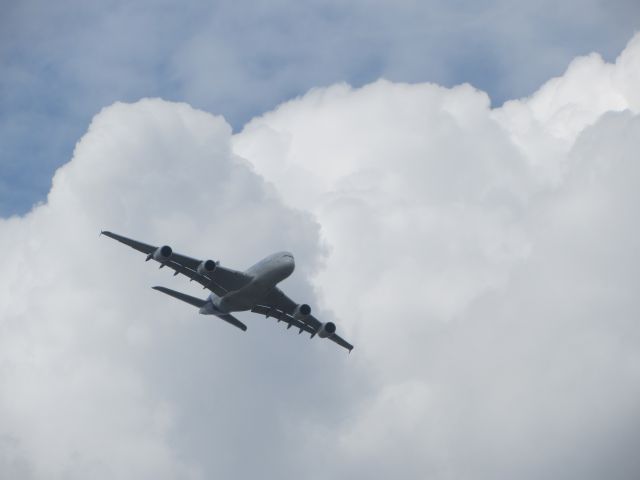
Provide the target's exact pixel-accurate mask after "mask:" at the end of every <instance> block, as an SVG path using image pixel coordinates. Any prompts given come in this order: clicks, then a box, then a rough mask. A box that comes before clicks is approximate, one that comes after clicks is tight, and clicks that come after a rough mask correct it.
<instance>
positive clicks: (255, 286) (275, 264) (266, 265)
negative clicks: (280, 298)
mask: <svg viewBox="0 0 640 480" xmlns="http://www.w3.org/2000/svg"><path fill="white" fill-rule="evenodd" d="M294 269H295V260H294V258H293V255H292V254H291V253H289V252H278V253H274V254H272V255H269V256H268V257H266V258H264V259H263V260H260V261H259V262H258V263H256V264H255V265H253V266H252V267H250V268H249V269H248V270H246V271H245V273H246V274H247V275H249V276H251V277H252V280H251V281H250V282H249V283H248V284H246V285H245V286H244V287H242V288H240V289H239V290H234V291H232V292H229V293H227V294H226V295H224V296H222V297H219V296H218V295H216V294H214V293H212V294H211V295H209V301H208V302H207V303H206V304H205V305H204V306H203V307H202V308H201V309H200V313H204V314H213V315H215V314H217V313H231V312H240V311H244V310H250V309H251V308H252V307H253V306H254V305H255V304H256V303H258V302H259V301H260V300H261V299H262V298H264V297H265V296H266V295H267V294H268V293H269V292H270V291H271V290H272V289H273V288H274V287H275V286H276V285H277V284H278V283H280V282H281V281H282V280H284V279H285V278H287V277H288V276H289V275H291V274H292V273H293V270H294Z"/></svg>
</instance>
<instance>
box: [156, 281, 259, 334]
mask: <svg viewBox="0 0 640 480" xmlns="http://www.w3.org/2000/svg"><path fill="white" fill-rule="evenodd" d="M151 288H153V289H154V290H158V291H159V292H162V293H166V294H167V295H169V296H171V297H173V298H177V299H178V300H182V301H183V302H187V303H189V304H191V305H193V306H194V307H198V308H201V307H202V306H203V305H204V304H206V303H207V301H206V300H200V299H199V298H196V297H192V296H191V295H187V294H186V293H180V292H176V291H175V290H171V289H170V288H167V287H151ZM214 315H215V316H216V317H218V318H219V319H221V320H224V321H225V322H227V323H230V324H231V325H233V326H234V327H237V328H239V329H240V330H242V331H243V332H244V331H246V330H247V326H246V325H245V324H244V323H242V322H241V321H240V320H238V319H237V318H236V317H234V316H233V315H231V314H229V313H214Z"/></svg>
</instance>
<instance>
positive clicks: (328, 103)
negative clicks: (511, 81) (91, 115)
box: [0, 37, 640, 479]
mask: <svg viewBox="0 0 640 480" xmlns="http://www.w3.org/2000/svg"><path fill="white" fill-rule="evenodd" d="M638 38H639V37H636V38H634V39H633V40H632V41H631V42H630V44H629V45H628V47H627V49H626V50H625V52H623V54H622V55H621V57H620V58H619V59H618V61H617V63H616V64H615V65H613V64H611V65H610V64H606V63H604V62H602V61H601V60H600V59H599V58H598V57H595V56H591V57H585V58H581V59H577V60H576V61H575V62H574V63H573V64H572V65H571V66H570V68H569V69H568V71H567V72H566V74H565V75H563V76H562V77H560V78H558V79H554V80H552V81H550V82H549V83H548V84H546V85H544V86H543V87H542V88H541V89H540V90H539V91H538V92H537V93H536V94H534V95H533V96H532V97H531V98H529V99H523V100H520V101H514V102H511V103H509V104H507V105H505V107H504V108H502V109H497V110H496V109H493V110H492V109H491V108H490V102H489V98H488V97H487V95H486V94H484V93H483V92H480V91H478V90H476V89H474V88H473V87H471V86H469V85H462V86H458V87H455V88H452V89H446V88H442V87H440V86H437V85H433V84H418V85H409V84H397V83H391V82H387V81H379V82H376V83H373V84H370V85H367V86H365V87H363V88H360V89H353V88H350V87H349V86H347V85H334V86H332V87H328V88H324V89H316V90H313V91H311V92H309V93H308V94H307V95H305V96H304V97H301V98H299V99H296V100H293V101H291V102H288V103H286V104H283V105H282V106H280V107H279V108H277V109H276V110H274V111H273V112H270V113H268V114H265V115H264V116H263V117H260V118H256V119H254V120H253V121H252V122H251V123H249V124H248V125H247V126H246V128H245V129H244V131H243V132H241V133H240V134H237V135H235V136H233V137H232V136H231V129H230V127H229V126H228V125H227V124H226V123H225V121H224V120H223V119H221V118H218V117H213V116H211V115H209V114H207V113H204V112H201V111H196V110H194V109H192V108H191V107H189V106H187V105H184V104H171V103H167V102H163V101H161V100H143V101H141V102H138V103H136V104H131V105H127V104H116V105H113V106H111V107H108V108H106V109H105V110H103V111H102V112H101V113H100V114H99V115H97V116H96V117H95V119H94V121H93V122H92V124H91V126H90V128H89V131H88V133H87V134H86V135H85V136H84V137H83V139H82V140H81V141H80V142H79V143H78V145H77V147H76V150H75V153H74V158H73V159H72V161H71V162H70V163H68V164H67V165H65V166H64V167H63V168H61V169H60V170H59V171H58V172H57V174H56V176H55V178H54V180H53V186H52V190H51V193H50V195H49V197H48V200H47V202H46V203H45V204H43V205H40V206H38V207H37V208H35V209H34V210H33V211H32V212H31V213H30V214H28V215H27V216H24V217H13V218H10V219H3V220H0V248H1V249H2V251H3V252H5V261H4V263H3V275H2V276H1V277H0V319H1V323H0V452H2V454H1V455H0V476H3V477H11V478H88V477H89V478H114V477H115V478H209V477H212V476H219V477H230V476H234V477H236V478H255V477H256V476H258V475H261V476H264V475H267V476H274V477H283V478H291V477H301V478H346V477H351V478H361V477H367V478H388V477H389V476H391V475H394V476H399V477H408V478H415V477H424V476H429V477H433V478H494V479H495V478H514V477H518V478H540V477H543V476H545V477H554V478H601V477H603V476H604V475H605V473H604V472H606V475H607V477H608V478H635V477H636V476H637V474H638V472H640V465H638V461H637V460H636V456H635V451H634V449H633V447H632V446H634V445H637V443H638V440H639V438H638V431H640V430H638V426H639V425H638V422H639V418H640V417H638V410H637V405H638V403H639V401H640V390H639V388H638V387H637V385H640V382H639V380H640V356H639V355H638V353H637V352H638V351H639V349H638V347H639V346H640V345H639V344H638V342H640V333H639V329H638V325H637V322H636V321H635V320H636V319H637V318H638V314H639V313H640V312H639V310H640V308H639V307H640V304H638V301H637V299H636V298H635V292H636V291H637V286H638V284H639V282H638V280H639V278H638V276H639V273H640V272H639V271H638V267H637V265H640V263H639V262H638V260H639V259H638V254H637V252H638V251H640V250H639V249H638V246H639V245H638V240H637V238H638V236H637V227H636V226H635V216H636V215H634V214H635V205H637V204H638V200H639V199H638V193H637V188H636V186H637V185H638V180H639V175H640V170H639V166H638V162H637V159H636V157H637V155H636V143H637V141H636V139H637V138H638V135H639V134H640V120H639V117H638V108H639V106H638V98H637V94H636V93H635V90H634V89H633V88H632V86H633V85H634V82H635V81H636V79H637V78H638V75H639V69H638V65H639V62H640V60H639V59H640V43H639V41H638ZM623 110H626V111H623ZM101 228H110V229H113V230H115V231H118V232H121V233H123V234H126V235H130V236H132V237H134V238H139V239H141V240H144V241H149V242H154V243H170V244H171V245H172V246H173V247H174V248H175V249H176V250H178V251H183V252H185V253H187V254H190V255H195V256H198V255H202V256H211V257H213V258H214V259H220V260H222V261H223V262H224V263H225V264H227V265H230V266H236V267H239V268H242V267H244V266H248V263H251V262H252V261H254V260H257V259H259V258H261V257H262V256H263V255H265V254H267V253H270V252H271V251H275V250H279V249H282V248H287V249H290V250H293V251H294V252H295V253H296V255H297V258H298V265H299V267H300V271H298V272H296V277H295V278H293V279H291V280H290V281H288V282H287V289H288V290H289V291H291V292H292V294H293V295H294V296H295V297H296V298H301V299H302V298H306V299H309V301H310V302H311V303H313V304H314V308H315V307H316V306H317V308H315V309H316V311H318V312H320V313H321V314H322V316H323V318H331V319H335V320H336V321H337V323H338V328H339V329H340V332H341V333H344V335H345V336H346V337H347V338H349V339H350V340H352V341H353V342H354V343H355V344H356V350H355V351H354V353H353V354H352V355H351V356H349V357H348V356H346V355H343V352H341V351H340V350H339V349H338V348H337V347H335V346H334V345H332V344H330V343H329V342H326V341H319V340H314V341H311V342H310V341H309V340H308V339H307V340H306V341H305V340H303V337H298V336H297V335H296V336H294V338H292V335H291V333H290V332H289V334H287V333H286V332H283V331H282V330H281V329H278V328H275V327H274V325H272V324H271V323H270V322H267V321H265V320H264V319H259V318H251V317H247V322H248V323H249V327H250V328H249V331H248V332H247V333H246V334H241V333H239V332H236V331H234V330H231V329H230V328H229V327H228V326H227V325H225V324H223V322H218V321H216V320H215V319H213V320H212V319H210V318H206V317H199V316H197V315H196V313H195V312H194V311H192V310H189V309H188V308H187V307H185V306H184V305H182V304H179V303H178V302H173V301H172V300H171V299H168V298H164V297H162V296H159V295H158V294H157V293H156V292H153V291H151V290H150V289H148V288H147V286H151V285H155V284H167V285H169V286H172V287H174V288H176V289H179V290H185V291H190V292H192V293H194V294H197V295H203V296H204V294H203V293H202V292H201V291H199V290H194V289H193V287H190V286H189V284H188V283H187V282H186V281H185V280H184V278H179V277H178V278H175V279H174V278H172V277H171V275H170V274H169V273H167V272H166V271H164V270H162V271H158V270H157V269H154V268H152V266H151V265H150V264H148V263H145V262H144V261H142V260H143V259H142V258H141V257H140V255H137V254H136V252H133V251H130V250H128V249H126V248H125V247H123V246H121V245H118V244H115V243H114V242H112V241H110V240H109V239H104V238H102V239H99V238H97V233H98V231H99V230H100V229H101ZM316 299H317V300H316ZM323 308H324V309H326V310H324V311H323ZM265 472H266V473H265Z"/></svg>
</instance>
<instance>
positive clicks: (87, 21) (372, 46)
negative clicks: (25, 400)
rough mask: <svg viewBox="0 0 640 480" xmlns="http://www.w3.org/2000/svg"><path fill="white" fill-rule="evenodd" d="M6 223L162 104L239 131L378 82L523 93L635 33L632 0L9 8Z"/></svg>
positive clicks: (3, 178)
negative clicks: (318, 92)
mask: <svg viewBox="0 0 640 480" xmlns="http://www.w3.org/2000/svg"><path fill="white" fill-rule="evenodd" d="M2 8H3V14H2V16H1V17H0V144H1V145H2V149H1V151H0V215H2V216H8V215H11V214H22V213H25V212H26V211H28V210H29V209H30V208H31V206H32V205H33V204H34V203H36V202H39V201H42V200H44V198H45V196H46V193H47V192H48V190H49V188H50V181H51V177H52V175H53V173H54V171H55V170H56V169H57V168H58V167H59V166H61V165H62V164H64V163H66V162H67V161H68V160H69V159H70V158H71V155H72V152H73V148H74V145H75V143H76V141H77V140H78V139H79V138H80V137H81V135H82V134H83V133H84V132H85V131H86V129H87V127H88V124H89V122H90V120H91V118H92V117H93V116H94V115H95V114H96V113H97V112H99V111H100V109H102V108H103V107H105V106H108V105H110V104H112V103H113V102H115V101H135V100H138V99H140V98H143V97H156V96H159V97H162V98H164V99H168V100H174V101H185V102H188V103H190V104H191V105H193V106H195V107H197V108H201V109H204V110H206V111H209V112H212V113H215V114H221V115H223V116H224V117H225V118H226V119H227V121H228V122H230V123H231V125H232V126H233V128H234V130H236V131H237V130H240V129H241V128H242V126H243V125H244V124H245V123H246V122H247V121H248V120H250V119H251V118H252V117H254V116H256V115H259V114H261V113H263V112H265V111H268V110H270V109H272V108H273V107H275V106H276V105H277V104H279V103H280V102H282V101H285V100H287V99H290V98H293V97H295V96H298V95H301V94H303V93H304V92H306V91H308V90H309V89H310V88H313V87H318V86H327V85H330V84H333V83H336V82H348V83H349V84H351V85H354V86H360V85H363V84H367V83H370V82H372V81H375V80H376V79H378V78H380V77H384V78H387V79H390V80H393V81H399V82H411V83H414V82H436V83H439V84H442V85H446V86H450V85H455V84H459V83H463V82H469V83H471V84H472V85H474V86H475V87H477V88H479V89H482V90H484V91H486V92H488V93H489V95H490V97H491V99H492V103H493V104H494V105H500V104H502V102H504V101H505V100H507V99H511V98H519V97H522V96H526V95H529V94H531V93H532V92H533V91H534V90H535V89H536V88H537V87H538V86H539V85H541V84H542V83H543V82H544V81H545V80H546V79H548V78H550V77H552V76H556V75H560V74H561V73H562V72H563V71H564V69H565V68H566V66H567V64H568V63H569V61H570V60H571V59H572V58H573V57H575V56H576V55H580V54H585V53H588V52H590V51H598V52H600V53H601V54H602V55H603V56H604V57H605V59H608V60H612V59H613V57H614V56H615V55H616V54H617V53H618V52H619V51H620V50H621V49H622V48H623V47H624V45H625V43H626V42H627V41H628V40H629V38H630V37H631V35H632V34H633V32H634V30H635V29H636V28H638V25H639V24H638V20H637V19H638V18H640V4H638V3H637V2H635V1H633V0H621V1H614V2H600V1H595V0H591V1H570V2H562V3H558V2H552V1H543V2H537V3H535V4H532V3H529V2H527V3H525V2H517V3H514V2H508V1H485V2H465V1H457V2H443V1H425V2H415V1H404V2H395V1H394V2H391V1H355V2H349V3H348V4H347V3H344V2H338V1H312V2H304V3H301V2H295V1H289V0H280V1H276V2H261V1H243V2H204V1H203V2H197V1H196V2H189V3H188V4H187V5H183V4H181V3H178V2H172V1H161V2H150V1H141V2H135V3H131V2H123V1H118V0H114V1H110V2H100V3H93V2H81V1H73V0H67V1H62V2H44V1H39V0H36V1H33V0H27V1H21V2H5V5H4V6H3V7H2Z"/></svg>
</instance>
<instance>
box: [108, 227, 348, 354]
mask: <svg viewBox="0 0 640 480" xmlns="http://www.w3.org/2000/svg"><path fill="white" fill-rule="evenodd" d="M101 234H102V235H104V236H106V237H109V238H113V239H114V240H117V241H119V242H122V243H124V244H125V245H128V246H130V247H132V248H135V249H136V250H138V251H139V252H142V253H144V254H146V255H147V261H149V260H155V261H157V262H159V263H160V268H162V267H165V266H166V267H169V268H171V269H173V270H174V276H175V275H178V274H180V273H181V274H183V275H185V276H187V277H189V278H190V279H191V280H195V281H196V282H198V283H200V284H201V285H202V286H203V288H206V289H209V290H210V291H211V294H210V295H209V297H208V298H206V299H204V300H202V299H200V298H196V297H192V296H191V295H187V294H185V293H181V292H176V291H175V290H171V289H170V288H166V287H153V289H154V290H158V291H159V292H162V293H166V294H167V295H170V296H172V297H174V298H177V299H178V300H182V301H183V302H186V303H189V304H191V305H193V306H194V307H197V308H198V309H199V311H200V313H201V314H203V315H215V316H216V317H218V318H220V319H222V320H224V321H226V322H228V323H230V324H231V325H233V326H235V327H238V328H239V329H240V330H243V331H244V330H246V329H247V326H246V325H245V324H244V323H242V322H241V321H240V320H238V319H237V318H236V317H234V316H233V315H232V313H233V312H241V311H252V312H255V313H258V314H261V315H264V316H265V317H267V318H268V317H273V318H275V319H276V320H277V321H278V322H280V321H282V322H285V323H286V324H287V329H289V328H291V327H295V328H297V329H298V330H299V332H298V333H302V332H307V333H309V334H311V338H313V337H315V336H316V335H317V336H318V337H320V338H328V339H329V340H331V341H333V342H335V343H337V344H338V345H340V346H341V347H344V348H346V349H347V350H349V352H351V350H352V349H353V345H351V344H350V343H349V342H347V341H346V340H344V339H342V338H341V337H340V336H339V335H338V334H337V333H336V326H335V324H334V323H333V322H326V323H322V322H320V321H319V320H318V319H317V318H316V317H314V316H313V315H311V307H309V305H307V304H305V303H302V304H299V303H296V302H294V301H293V300H291V299H290V298H289V297H287V296H286V295H285V294H284V293H283V292H282V290H280V289H279V288H278V287H277V286H276V285H277V284H278V283H280V282H281V281H282V280H284V279H285V278H287V277H288V276H289V275H291V274H292V273H293V270H294V269H295V261H294V259H293V255H291V253H289V252H278V253H274V254H273V255H269V256H268V257H266V258H265V259H263V260H261V261H259V262H258V263H256V264H255V265H254V266H252V267H251V268H249V269H248V270H246V271H244V272H240V271H237V270H232V269H230V268H226V267H223V266H221V265H220V264H219V262H214V261H213V260H197V259H195V258H190V257H187V256H184V255H180V254H179V253H175V252H174V251H173V250H172V249H171V247H170V246H168V245H163V246H160V247H155V246H153V245H147V244H146V243H142V242H138V241H137V240H132V239H130V238H127V237H123V236H122V235H118V234H115V233H112V232H107V231H102V232H101Z"/></svg>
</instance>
